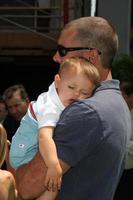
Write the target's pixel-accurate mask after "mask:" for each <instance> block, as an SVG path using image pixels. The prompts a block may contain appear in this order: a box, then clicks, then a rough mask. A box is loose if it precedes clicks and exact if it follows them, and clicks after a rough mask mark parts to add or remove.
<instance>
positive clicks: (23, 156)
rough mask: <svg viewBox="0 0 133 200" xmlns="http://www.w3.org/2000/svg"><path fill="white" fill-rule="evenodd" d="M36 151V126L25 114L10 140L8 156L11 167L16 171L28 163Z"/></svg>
mask: <svg viewBox="0 0 133 200" xmlns="http://www.w3.org/2000/svg"><path fill="white" fill-rule="evenodd" d="M38 150H39V149H38V125H37V122H35V121H34V120H32V119H31V118H30V117H29V115H28V113H26V115H25V116H24V117H23V118H22V120H21V123H20V126H19V128H18V129H17V131H16V133H15V135H14V136H13V138H12V142H11V148H10V154H9V159H10V164H11V166H12V167H13V168H15V169H16V168H18V167H19V166H21V165H23V164H26V163H28V162H29V161H30V160H32V159H33V157H34V156H35V155H36V153H37V152H38Z"/></svg>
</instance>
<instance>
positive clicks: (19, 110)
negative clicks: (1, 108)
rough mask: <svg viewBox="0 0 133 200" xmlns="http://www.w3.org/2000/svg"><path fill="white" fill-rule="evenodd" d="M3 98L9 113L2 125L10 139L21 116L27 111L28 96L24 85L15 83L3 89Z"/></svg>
mask: <svg viewBox="0 0 133 200" xmlns="http://www.w3.org/2000/svg"><path fill="white" fill-rule="evenodd" d="M3 99H4V102H5V104H6V107H7V110H8V113H9V115H8V116H7V118H6V119H5V121H4V123H3V126H4V127H5V129H6V131H7V137H8V140H10V141H11V139H12V136H13V135H14V133H15V132H16V130H17V128H18V126H19V124H20V120H21V118H22V117H23V116H24V115H25V113H26V111H27V108H28V105H29V97H28V94H27V92H26V90H25V88H24V86H23V85H21V84H17V85H13V86H10V87H9V88H7V89H6V90H5V91H4V93H3Z"/></svg>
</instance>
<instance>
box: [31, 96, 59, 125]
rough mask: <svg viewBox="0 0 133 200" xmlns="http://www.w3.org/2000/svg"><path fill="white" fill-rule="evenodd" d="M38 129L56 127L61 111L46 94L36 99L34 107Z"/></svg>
mask: <svg viewBox="0 0 133 200" xmlns="http://www.w3.org/2000/svg"><path fill="white" fill-rule="evenodd" d="M35 112H36V118H37V121H38V128H42V127H45V126H53V127H55V126H56V123H57V121H58V119H59V116H60V114H61V110H60V109H59V108H58V107H57V106H56V105H55V104H54V103H53V102H52V101H51V100H50V99H49V98H48V96H47V94H42V95H40V96H39V97H38V99H37V102H36V105H35Z"/></svg>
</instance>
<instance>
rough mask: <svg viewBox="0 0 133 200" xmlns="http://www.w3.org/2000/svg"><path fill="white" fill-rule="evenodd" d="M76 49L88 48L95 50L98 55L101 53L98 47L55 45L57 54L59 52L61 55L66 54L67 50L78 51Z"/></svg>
mask: <svg viewBox="0 0 133 200" xmlns="http://www.w3.org/2000/svg"><path fill="white" fill-rule="evenodd" d="M78 50H89V51H91V50H96V51H97V52H98V54H99V55H100V54H101V52H100V51H99V50H98V49H96V48H89V47H64V46H62V45H58V46H57V51H58V52H59V54H60V56H61V57H64V56H66V54H67V53H68V52H69V51H78Z"/></svg>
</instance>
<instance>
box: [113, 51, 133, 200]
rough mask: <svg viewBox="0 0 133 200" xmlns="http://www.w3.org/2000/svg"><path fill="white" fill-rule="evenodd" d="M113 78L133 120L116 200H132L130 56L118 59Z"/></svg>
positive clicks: (132, 72) (132, 65)
mask: <svg viewBox="0 0 133 200" xmlns="http://www.w3.org/2000/svg"><path fill="white" fill-rule="evenodd" d="M112 74H113V77H114V78H116V79H118V80H119V81H120V89H121V92H122V95H123V97H124V99H125V101H126V103H127V105H128V107H129V110H130V112H131V118H132V135H131V138H130V141H129V144H128V155H127V159H126V166H125V170H124V172H123V175H122V177H121V179H120V182H119V185H118V187H117V190H116V194H115V197H114V200H119V199H120V200H125V199H128V200H130V199H131V200H132V186H133V58H132V57H131V56H128V55H123V56H120V57H118V58H117V59H116V60H115V61H114V63H113V68H112Z"/></svg>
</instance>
